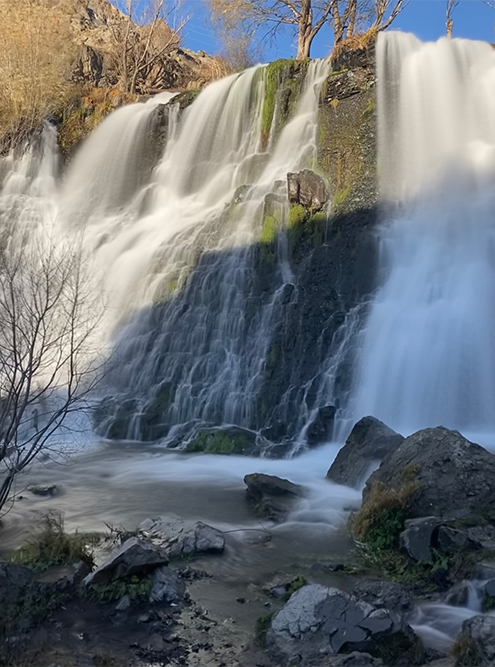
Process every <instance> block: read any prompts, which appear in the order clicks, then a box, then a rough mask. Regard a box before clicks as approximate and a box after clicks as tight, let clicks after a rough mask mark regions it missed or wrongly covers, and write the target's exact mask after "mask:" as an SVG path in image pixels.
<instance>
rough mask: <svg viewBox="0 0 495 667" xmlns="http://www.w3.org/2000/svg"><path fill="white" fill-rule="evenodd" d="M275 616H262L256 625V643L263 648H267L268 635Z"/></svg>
mask: <svg viewBox="0 0 495 667" xmlns="http://www.w3.org/2000/svg"><path fill="white" fill-rule="evenodd" d="M273 616H274V615H273V614H266V615H265V616H260V617H259V618H258V619H256V624H255V626H254V636H255V639H256V642H257V643H258V644H259V646H261V647H262V648H264V647H265V646H266V635H267V633H268V630H269V629H270V624H271V622H272V618H273Z"/></svg>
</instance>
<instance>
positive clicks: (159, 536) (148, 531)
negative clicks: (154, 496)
mask: <svg viewBox="0 0 495 667" xmlns="http://www.w3.org/2000/svg"><path fill="white" fill-rule="evenodd" d="M138 532H139V535H140V536H141V538H142V539H144V540H145V541H146V542H147V543H150V544H152V545H153V546H154V547H155V548H159V549H160V551H161V552H165V553H166V554H167V555H168V556H169V557H170V558H180V557H182V556H192V555H194V554H204V553H222V552H223V550H224V548H225V538H224V536H223V534H222V533H221V532H220V531H219V530H217V529H216V528H212V526H208V525H207V524H206V523H203V522H202V521H183V520H182V519H179V517H176V516H173V515H169V516H160V517H157V518H155V519H145V520H144V521H142V522H141V523H140V524H139V526H138Z"/></svg>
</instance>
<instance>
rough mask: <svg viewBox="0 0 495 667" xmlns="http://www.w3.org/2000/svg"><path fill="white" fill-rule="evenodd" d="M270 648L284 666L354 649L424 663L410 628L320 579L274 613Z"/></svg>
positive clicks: (403, 662)
mask: <svg viewBox="0 0 495 667" xmlns="http://www.w3.org/2000/svg"><path fill="white" fill-rule="evenodd" d="M393 647H395V649H394V648H393ZM267 648H268V651H269V652H270V653H271V655H272V656H273V657H274V658H275V659H278V660H280V661H281V663H282V664H283V665H290V664H294V663H295V664H299V663H300V662H304V663H305V664H321V659H322V656H324V655H328V656H331V655H333V654H338V653H349V652H351V651H359V652H366V653H370V654H371V655H373V656H376V657H380V653H382V652H383V653H384V654H385V653H386V651H387V649H389V650H390V653H389V657H390V656H391V655H392V656H393V657H392V660H393V664H395V665H416V664H422V661H423V656H424V650H423V647H422V645H421V642H420V641H419V639H418V638H417V637H416V635H415V634H414V632H413V631H412V630H411V628H410V627H409V626H407V625H405V624H404V623H402V622H401V621H399V620H398V618H397V617H396V616H394V615H393V614H391V613H390V612H389V611H387V610H386V609H377V608H376V607H373V606H371V605H370V604H368V603H367V602H363V601H361V600H358V599H357V598H355V597H353V596H350V595H347V594H346V593H343V592H342V591H339V590H338V589H336V588H326V587H324V586H320V585H317V584H312V585H309V586H304V587H303V588H301V589H300V590H299V591H297V592H296V593H294V594H293V595H292V597H291V598H290V600H289V602H288V603H287V604H286V605H285V607H283V609H282V610H281V611H279V612H278V613H277V614H276V615H275V616H274V618H273V620H272V622H271V626H270V629H269V630H268V633H267ZM318 661H320V662H318ZM391 662H392V661H391Z"/></svg>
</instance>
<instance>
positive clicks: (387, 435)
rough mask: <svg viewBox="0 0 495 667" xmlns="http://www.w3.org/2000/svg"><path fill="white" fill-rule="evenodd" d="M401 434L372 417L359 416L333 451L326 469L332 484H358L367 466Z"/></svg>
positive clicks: (399, 439) (397, 442) (398, 441)
mask: <svg viewBox="0 0 495 667" xmlns="http://www.w3.org/2000/svg"><path fill="white" fill-rule="evenodd" d="M403 440H404V438H403V437H402V435H399V434H398V433H396V432H395V431H392V429H391V428H389V427H388V426H386V425H385V424H384V423H383V422H381V421H379V420H378V419H375V418H374V417H363V418H362V419H360V420H359V421H358V423H357V424H356V425H355V426H354V428H353V429H352V431H351V433H350V435H349V437H348V438H347V440H346V442H345V445H344V446H343V447H342V449H341V450H340V452H339V453H338V454H337V458H336V459H335V461H334V462H333V463H332V465H331V467H330V470H329V471H328V473H327V478H328V479H329V480H331V481H332V482H335V483H336V484H342V485H344V486H352V487H354V488H357V487H359V486H360V485H361V484H363V483H364V482H365V481H366V477H367V475H368V474H369V472H370V470H371V468H372V467H373V466H376V465H377V464H378V463H379V462H380V461H381V460H382V459H383V458H384V457H385V456H386V455H387V454H388V453H389V452H391V451H394V450H395V449H397V447H398V446H399V445H400V444H401V443H402V442H403Z"/></svg>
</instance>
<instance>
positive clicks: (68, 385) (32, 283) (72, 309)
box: [0, 230, 101, 511]
mask: <svg viewBox="0 0 495 667" xmlns="http://www.w3.org/2000/svg"><path fill="white" fill-rule="evenodd" d="M30 234H31V235H32V230H31V231H30ZM0 240H1V242H2V244H1V250H0V510H2V508H4V511H5V505H6V503H7V502H8V501H9V500H10V499H11V498H12V496H13V492H14V483H15V481H16V479H17V476H18V475H19V474H20V473H21V472H22V471H23V470H25V469H26V468H27V467H28V466H29V465H30V464H31V463H32V462H33V461H34V460H35V459H36V458H37V457H38V456H39V455H40V454H41V453H42V452H43V453H44V454H47V455H50V454H53V453H54V452H55V451H57V452H58V453H60V452H61V451H62V449H63V448H64V445H63V444H62V443H63V442H64V440H63V439H62V440H61V439H60V438H61V435H62V434H63V431H64V430H68V429H70V425H69V423H68V418H69V417H71V415H73V413H75V412H77V411H80V410H84V409H86V408H87V407H88V405H87V398H88V397H89V394H90V392H91V391H92V390H93V389H94V388H95V386H96V384H97V383H98V382H99V380H100V379H101V373H100V372H99V371H98V369H97V368H96V367H95V366H94V364H92V359H93V358H94V357H93V355H94V350H93V349H92V340H93V338H92V335H93V332H94V328H95V325H96V324H97V319H98V317H99V316H98V313H101V310H100V309H99V308H98V306H97V303H96V300H95V297H94V296H93V294H94V292H93V290H92V288H91V284H90V282H89V279H88V274H87V272H86V270H85V267H84V262H83V261H82V253H81V252H80V251H74V250H72V249H63V248H60V247H59V246H57V245H56V244H55V243H54V242H53V241H51V240H47V239H42V240H40V242H39V243H33V241H32V239H30V240H29V242H28V239H27V234H25V235H21V234H19V233H16V232H14V233H13V234H10V235H9V236H8V237H6V236H5V232H4V236H3V238H2V239H0ZM57 443H58V444H57ZM61 448H62V449H61Z"/></svg>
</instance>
